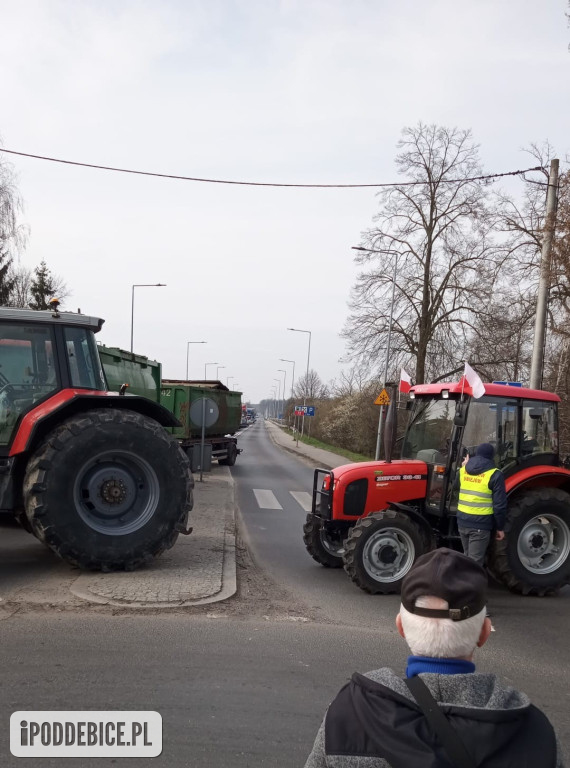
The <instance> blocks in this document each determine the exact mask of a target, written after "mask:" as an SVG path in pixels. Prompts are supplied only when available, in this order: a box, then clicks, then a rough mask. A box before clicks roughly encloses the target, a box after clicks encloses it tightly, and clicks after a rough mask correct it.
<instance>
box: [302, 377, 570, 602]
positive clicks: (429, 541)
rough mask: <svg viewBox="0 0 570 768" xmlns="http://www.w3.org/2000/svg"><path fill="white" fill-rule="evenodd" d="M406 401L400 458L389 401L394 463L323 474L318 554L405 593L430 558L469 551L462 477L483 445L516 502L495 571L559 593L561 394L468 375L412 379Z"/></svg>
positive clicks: (563, 531)
mask: <svg viewBox="0 0 570 768" xmlns="http://www.w3.org/2000/svg"><path fill="white" fill-rule="evenodd" d="M477 379H478V377H477ZM475 395H477V397H476V396H475ZM409 398H410V399H409V401H408V407H409V419H408V425H407V428H406V431H405V433H404V435H403V438H401V449H400V458H399V459H392V446H393V444H394V438H395V435H396V408H395V399H394V397H392V399H391V402H390V405H389V408H388V413H387V417H386V425H385V440H384V444H385V455H386V460H385V461H368V462H361V463H355V464H346V465H344V466H341V467H337V468H336V469H334V470H333V471H328V470H324V469H317V470H315V477H314V483H313V502H312V511H311V512H310V513H309V515H308V517H307V521H306V523H305V526H304V541H305V545H306V547H307V550H308V551H309V553H310V554H311V555H312V557H313V558H314V559H315V560H317V562H319V563H321V564H322V565H324V566H327V567H341V566H343V565H344V568H345V570H346V572H347V573H348V575H349V576H350V578H351V579H352V581H354V582H355V584H357V585H358V586H359V587H361V589H363V590H365V591H367V592H370V593H373V594H375V593H391V592H398V591H399V589H400V585H401V582H402V579H403V577H404V576H405V575H406V573H407V572H408V571H409V570H410V568H411V567H412V564H413V563H414V561H415V559H416V558H417V557H419V556H420V555H421V554H423V553H424V552H427V551H428V550H430V549H432V548H434V547H439V546H447V547H452V548H456V549H460V548H461V544H460V538H459V534H458V529H457V519H456V513H457V490H456V487H455V483H454V480H455V477H456V474H457V472H458V470H459V468H460V466H461V462H462V459H463V457H464V456H465V454H466V453H471V454H473V453H474V450H475V447H476V446H477V445H478V444H480V443H483V442H486V443H491V444H492V445H493V446H494V449H495V457H494V458H495V464H496V466H497V467H498V468H499V469H501V470H502V472H503V474H504V476H505V481H506V489H507V495H508V499H509V509H508V514H507V521H506V526H505V533H506V536H505V539H504V540H502V541H494V542H493V544H492V545H491V548H490V551H489V556H488V567H489V569H490V571H491V572H492V574H493V575H494V576H495V577H496V578H497V579H498V580H499V581H501V582H502V583H504V584H506V586H507V587H508V588H509V589H511V590H512V591H515V592H520V593H522V594H533V595H546V594H551V593H553V592H556V591H557V590H558V589H560V588H561V587H562V586H564V585H565V584H568V583H570V471H568V470H567V469H565V468H564V467H563V466H562V462H561V461H560V456H559V451H558V403H559V402H560V398H559V397H558V396H557V395H555V394H553V393H551V392H545V391H541V390H531V389H524V388H522V387H521V386H515V385H509V384H503V383H493V384H484V385H483V384H482V382H480V380H479V381H477V380H475V381H474V382H473V387H471V385H470V384H469V383H468V380H466V379H465V378H464V379H462V381H461V382H459V383H452V384H448V383H438V384H420V385H416V386H413V387H411V388H410V391H409Z"/></svg>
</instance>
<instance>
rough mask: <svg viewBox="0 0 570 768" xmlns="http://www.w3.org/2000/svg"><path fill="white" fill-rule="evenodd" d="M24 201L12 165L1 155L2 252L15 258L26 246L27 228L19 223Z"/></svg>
mask: <svg viewBox="0 0 570 768" xmlns="http://www.w3.org/2000/svg"><path fill="white" fill-rule="evenodd" d="M21 210H22V200H21V198H20V196H19V194H18V190H17V188H16V175H15V172H14V168H13V166H12V165H11V163H8V162H6V160H4V157H3V156H2V155H0V252H2V253H7V254H8V255H9V256H10V257H13V256H14V255H15V254H16V253H17V252H18V251H19V250H20V249H21V248H23V246H24V245H25V242H26V238H27V228H26V227H25V226H24V225H23V224H21V223H20V222H19V221H18V216H19V214H20V213H21Z"/></svg>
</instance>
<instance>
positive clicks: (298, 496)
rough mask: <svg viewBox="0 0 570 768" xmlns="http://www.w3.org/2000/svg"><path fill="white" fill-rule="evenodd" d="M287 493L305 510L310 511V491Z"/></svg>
mask: <svg viewBox="0 0 570 768" xmlns="http://www.w3.org/2000/svg"><path fill="white" fill-rule="evenodd" d="M289 493H290V494H291V496H292V497H293V498H294V499H295V501H296V502H297V504H299V505H300V506H301V508H302V509H304V510H305V512H310V511H311V508H312V504H313V499H312V498H311V494H310V493H307V491H289Z"/></svg>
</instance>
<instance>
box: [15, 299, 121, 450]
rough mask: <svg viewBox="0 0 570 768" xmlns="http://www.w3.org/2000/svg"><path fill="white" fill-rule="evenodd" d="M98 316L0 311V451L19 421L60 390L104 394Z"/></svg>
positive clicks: (54, 311) (100, 322)
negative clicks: (98, 340)
mask: <svg viewBox="0 0 570 768" xmlns="http://www.w3.org/2000/svg"><path fill="white" fill-rule="evenodd" d="M102 325H103V321H102V320H100V319H99V318H94V317H87V316H85V315H78V314H77V315H76V314H73V313H68V312H62V313H60V312H58V311H57V308H54V310H53V311H50V310H47V311H42V312H37V311H34V310H22V309H9V308H1V309H0V451H2V450H4V451H6V450H7V448H8V446H9V445H10V443H11V441H12V438H13V436H14V433H15V430H16V425H17V424H18V422H19V420H20V419H21V418H22V417H23V416H24V415H25V414H26V413H27V412H28V411H30V410H32V409H33V408H35V407H36V406H37V405H38V404H40V403H41V402H43V401H44V400H46V399H47V398H49V397H51V396H53V395H54V394H55V393H57V392H58V391H60V390H62V389H65V388H73V389H87V390H90V391H94V390H95V391H103V390H106V388H107V387H106V384H105V378H104V376H103V370H102V368H101V363H100V360H99V355H98V353H97V345H96V343H95V337H94V333H95V332H96V331H98V330H100V328H101V326H102Z"/></svg>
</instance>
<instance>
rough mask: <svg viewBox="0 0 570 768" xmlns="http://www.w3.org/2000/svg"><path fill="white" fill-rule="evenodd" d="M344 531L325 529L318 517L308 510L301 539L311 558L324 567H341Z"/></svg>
mask: <svg viewBox="0 0 570 768" xmlns="http://www.w3.org/2000/svg"><path fill="white" fill-rule="evenodd" d="M343 537H344V533H343V532H342V531H340V530H338V531H336V530H334V531H333V530H327V528H326V527H324V525H323V521H322V520H321V518H320V517H317V516H316V515H313V513H312V512H309V514H308V515H307V520H306V522H305V524H304V526H303V541H304V542H305V547H306V548H307V552H308V553H309V554H310V555H311V557H312V558H313V560H316V561H317V563H320V564H321V565H323V566H324V567H325V568H342V556H343V554H344V543H343Z"/></svg>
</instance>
